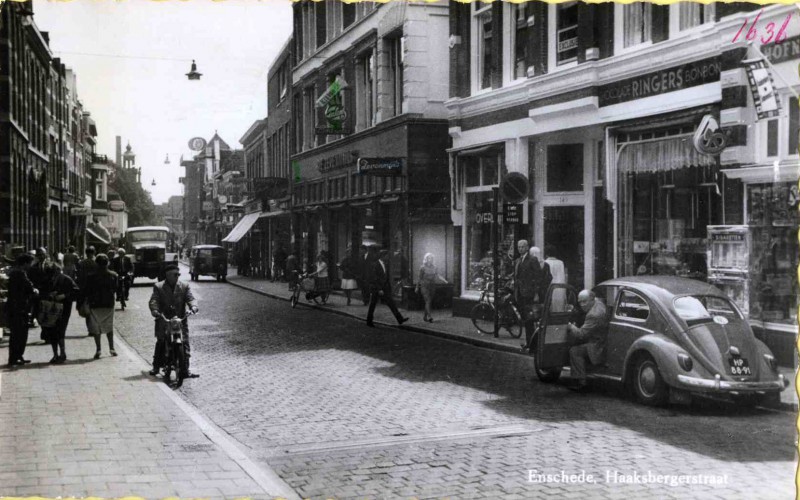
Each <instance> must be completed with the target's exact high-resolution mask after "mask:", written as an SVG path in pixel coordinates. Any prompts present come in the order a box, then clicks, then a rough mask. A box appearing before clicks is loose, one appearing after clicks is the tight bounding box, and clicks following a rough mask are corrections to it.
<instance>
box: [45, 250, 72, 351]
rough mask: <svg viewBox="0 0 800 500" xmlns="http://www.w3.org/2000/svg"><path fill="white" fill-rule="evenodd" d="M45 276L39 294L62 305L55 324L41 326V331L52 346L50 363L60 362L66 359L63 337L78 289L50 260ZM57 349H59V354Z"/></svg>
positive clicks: (59, 267)
mask: <svg viewBox="0 0 800 500" xmlns="http://www.w3.org/2000/svg"><path fill="white" fill-rule="evenodd" d="M45 276H46V278H47V279H46V280H45V286H44V287H43V288H42V290H40V291H39V293H40V295H41V296H42V297H45V298H46V299H47V300H52V301H54V302H58V303H60V304H62V305H63V307H64V309H63V310H62V311H61V317H60V318H59V320H58V322H57V323H56V324H55V326H53V327H50V328H47V327H44V326H42V332H43V333H44V335H45V337H47V339H48V340H49V341H50V345H51V346H52V348H53V359H51V360H50V363H51V364H61V363H63V362H65V361H66V360H67V354H66V352H65V351H64V338H65V336H66V333H67V325H68V324H69V317H70V314H71V313H72V301H73V300H75V297H77V295H78V293H79V291H80V290H79V289H78V285H76V284H75V282H74V281H72V278H71V277H69V276H68V275H66V274H64V273H62V272H61V266H60V265H59V264H57V263H55V262H51V263H50V264H49V265H48V266H47V267H46V268H45ZM59 349H60V350H61V353H60V354H59Z"/></svg>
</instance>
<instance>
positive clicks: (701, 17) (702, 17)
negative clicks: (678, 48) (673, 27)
mask: <svg viewBox="0 0 800 500" xmlns="http://www.w3.org/2000/svg"><path fill="white" fill-rule="evenodd" d="M672 10H673V11H675V10H676V11H677V17H678V19H677V21H678V22H677V30H678V31H685V30H688V29H691V28H694V27H696V26H700V25H703V24H706V23H711V22H714V12H715V10H716V7H715V5H714V4H713V3H711V4H708V5H704V4H701V3H697V2H679V3H675V4H673V5H672Z"/></svg>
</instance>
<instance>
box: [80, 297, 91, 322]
mask: <svg viewBox="0 0 800 500" xmlns="http://www.w3.org/2000/svg"><path fill="white" fill-rule="evenodd" d="M78 314H79V315H80V317H81V318H88V317H89V315H90V314H92V308H91V307H90V306H89V301H88V300H84V301H83V302H81V305H80V306H79V307H78Z"/></svg>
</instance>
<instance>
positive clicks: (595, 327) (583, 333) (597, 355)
mask: <svg viewBox="0 0 800 500" xmlns="http://www.w3.org/2000/svg"><path fill="white" fill-rule="evenodd" d="M578 306H579V307H580V308H581V309H582V310H583V311H585V312H586V319H585V320H584V321H583V326H581V327H580V328H578V327H577V326H575V325H574V324H573V323H570V324H569V325H567V335H568V336H569V340H570V341H571V342H572V343H573V346H572V347H570V349H569V364H570V367H571V378H572V380H573V385H572V386H570V389H573V390H577V391H584V390H586V361H587V360H588V361H589V362H590V363H591V364H592V365H602V364H603V363H605V361H606V338H607V337H608V314H607V309H606V306H605V304H603V302H602V301H600V300H598V299H597V297H595V295H594V292H592V291H590V290H581V293H579V294H578Z"/></svg>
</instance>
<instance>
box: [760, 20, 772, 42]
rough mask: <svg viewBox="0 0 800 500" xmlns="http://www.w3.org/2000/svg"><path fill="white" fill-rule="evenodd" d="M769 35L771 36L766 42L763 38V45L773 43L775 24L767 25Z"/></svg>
mask: <svg viewBox="0 0 800 500" xmlns="http://www.w3.org/2000/svg"><path fill="white" fill-rule="evenodd" d="M767 33H768V34H769V36H768V37H767V39H766V40H764V37H763V36H762V37H761V43H763V44H768V43H769V42H771V41H772V38H773V37H774V36H775V23H769V24H767Z"/></svg>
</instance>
